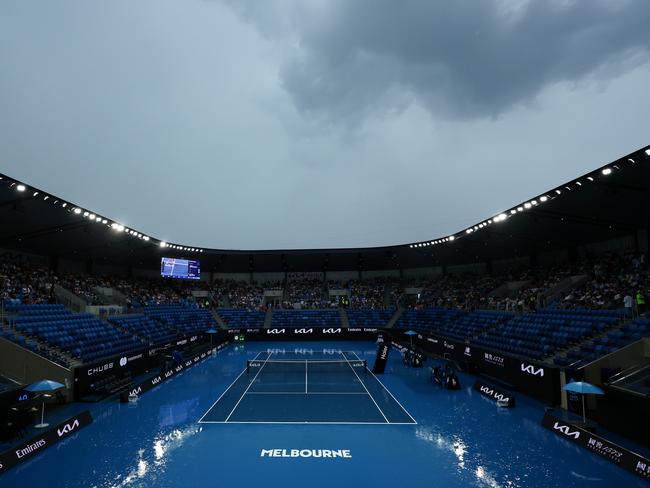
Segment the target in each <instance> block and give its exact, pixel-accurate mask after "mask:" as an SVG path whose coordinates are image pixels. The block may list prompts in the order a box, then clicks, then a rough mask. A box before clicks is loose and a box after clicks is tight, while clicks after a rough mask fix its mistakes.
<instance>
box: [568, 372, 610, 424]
mask: <svg viewBox="0 0 650 488" xmlns="http://www.w3.org/2000/svg"><path fill="white" fill-rule="evenodd" d="M562 389H563V390H565V391H571V392H573V393H580V394H581V395H582V422H583V423H584V422H586V421H587V417H586V415H585V395H604V394H605V392H604V391H603V390H601V389H600V388H598V387H597V386H596V385H592V384H591V383H587V382H586V381H573V382H571V383H567V384H566V385H564V387H563V388H562Z"/></svg>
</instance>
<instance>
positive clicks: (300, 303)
mask: <svg viewBox="0 0 650 488" xmlns="http://www.w3.org/2000/svg"><path fill="white" fill-rule="evenodd" d="M326 293H327V291H326V290H325V283H324V282H323V280H319V279H317V278H303V279H292V280H290V281H288V282H287V285H286V289H285V299H284V301H283V305H282V307H283V308H288V309H291V308H312V309H313V308H330V306H331V302H330V300H329V299H328V298H327V295H326Z"/></svg>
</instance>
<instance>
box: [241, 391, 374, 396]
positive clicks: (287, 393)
mask: <svg viewBox="0 0 650 488" xmlns="http://www.w3.org/2000/svg"><path fill="white" fill-rule="evenodd" d="M246 394H247V395H367V393H366V392H364V391H310V392H309V393H303V392H302V391H249V392H248V393H246Z"/></svg>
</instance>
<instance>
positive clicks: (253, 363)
mask: <svg viewBox="0 0 650 488" xmlns="http://www.w3.org/2000/svg"><path fill="white" fill-rule="evenodd" d="M305 371H308V372H309V373H351V372H354V373H357V374H359V373H364V374H365V373H366V372H367V371H368V364H367V362H366V360H365V359H351V360H347V359H323V360H318V359H282V360H280V359H268V360H259V359H249V360H248V361H246V373H248V374H251V373H252V374H259V373H262V374H264V373H298V372H300V373H304V372H305Z"/></svg>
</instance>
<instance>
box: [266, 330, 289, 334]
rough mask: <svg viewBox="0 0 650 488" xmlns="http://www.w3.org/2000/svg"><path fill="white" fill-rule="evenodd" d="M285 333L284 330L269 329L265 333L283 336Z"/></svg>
mask: <svg viewBox="0 0 650 488" xmlns="http://www.w3.org/2000/svg"><path fill="white" fill-rule="evenodd" d="M285 332H286V331H285V330H284V329H269V330H267V331H266V333H267V334H284V333H285Z"/></svg>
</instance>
